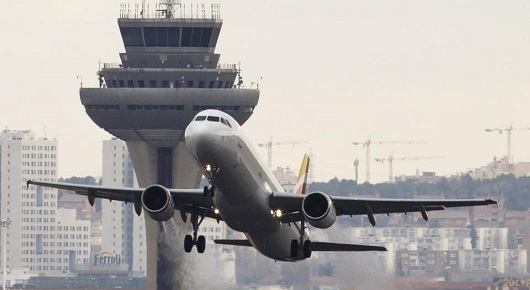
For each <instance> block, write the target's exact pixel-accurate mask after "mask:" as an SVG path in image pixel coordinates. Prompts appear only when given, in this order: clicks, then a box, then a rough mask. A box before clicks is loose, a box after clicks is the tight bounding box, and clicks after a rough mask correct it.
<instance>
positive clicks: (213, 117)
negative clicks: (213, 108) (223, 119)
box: [208, 116, 219, 122]
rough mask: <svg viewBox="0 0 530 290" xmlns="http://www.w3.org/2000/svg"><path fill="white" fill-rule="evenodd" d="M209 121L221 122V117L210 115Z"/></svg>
mask: <svg viewBox="0 0 530 290" xmlns="http://www.w3.org/2000/svg"><path fill="white" fill-rule="evenodd" d="M208 121H211V122H219V117H217V116H208Z"/></svg>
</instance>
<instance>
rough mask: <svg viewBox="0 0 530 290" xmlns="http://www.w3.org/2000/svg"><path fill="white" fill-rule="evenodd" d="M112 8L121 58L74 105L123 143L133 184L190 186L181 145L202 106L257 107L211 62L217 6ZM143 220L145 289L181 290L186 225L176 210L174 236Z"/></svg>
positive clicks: (232, 73)
mask: <svg viewBox="0 0 530 290" xmlns="http://www.w3.org/2000/svg"><path fill="white" fill-rule="evenodd" d="M120 7H121V9H120V18H119V19H118V26H119V29H120V33H121V36H122V39H123V43H124V46H125V52H124V53H120V59H121V63H116V64H113V63H105V64H104V65H103V67H102V68H101V69H100V71H99V72H98V77H99V81H100V86H99V87H98V88H81V89H80V96H81V103H82V104H83V105H84V106H85V110H86V113H87V114H88V116H89V117H90V118H91V119H92V120H93V121H94V123H96V124H97V125H98V126H99V127H101V128H103V129H104V130H106V131H107V132H109V133H110V134H112V135H114V136H116V137H117V138H119V139H122V140H124V141H126V143H127V147H128V149H129V152H130V154H131V159H132V161H133V164H134V168H135V171H136V174H137V178H138V183H139V185H140V186H141V187H147V186H149V185H151V184H154V183H157V184H161V185H164V186H166V187H169V188H197V187H198V185H199V181H200V179H201V172H200V171H199V170H198V169H196V165H195V164H194V162H193V161H192V160H191V158H190V156H189V153H188V151H187V148H186V146H185V144H184V139H183V137H184V130H185V128H186V126H187V125H188V123H189V122H190V121H191V120H192V118H193V116H194V115H195V114H197V113H198V112H199V111H202V110H205V109H218V110H222V111H225V112H227V113H228V114H230V115H231V116H232V117H234V118H235V119H236V120H237V121H238V122H239V123H240V124H243V123H245V121H246V120H248V118H250V116H251V115H252V113H253V111H254V108H255V107H256V105H257V104H258V100H259V90H258V89H245V88H242V87H241V86H240V83H239V79H240V77H239V74H240V70H239V67H238V66H237V65H236V64H220V63H219V59H220V55H219V54H216V53H215V47H216V44H217V40H218V37H219V34H220V32H221V27H222V20H221V18H220V12H219V11H220V9H219V5H217V4H212V5H208V6H207V5H205V4H188V5H186V4H181V3H178V2H176V1H171V0H167V1H165V2H164V3H160V4H159V5H156V7H155V8H154V9H153V8H152V7H149V4H147V5H146V4H145V2H144V3H142V4H141V5H139V4H133V5H130V4H122V5H121V6H120ZM144 217H145V220H146V221H145V222H146V225H145V228H146V239H147V273H146V274H147V288H148V289H180V288H182V287H180V284H179V283H181V282H179V281H180V279H181V278H182V277H185V276H187V275H189V273H187V271H190V270H188V268H189V267H185V266H182V265H184V264H183V263H188V262H189V260H192V256H191V255H186V254H184V251H183V246H182V245H183V241H184V236H185V234H187V230H189V229H188V228H185V226H184V224H183V223H182V221H181V220H180V215H175V216H174V219H173V220H171V221H170V222H172V224H173V225H174V224H177V223H178V225H177V226H174V227H173V228H174V231H176V232H175V233H173V232H164V231H167V229H168V228H171V227H169V226H168V223H169V222H166V223H165V224H163V225H162V224H159V223H158V222H156V221H153V220H151V219H150V218H148V217H147V216H144ZM166 237H167V239H168V243H166V242H165V241H164V239H165V238H166ZM168 244H173V245H174V244H176V245H175V246H174V248H171V251H172V252H173V253H174V256H173V257H171V258H167V255H166V253H164V254H162V255H159V254H158V250H159V247H161V246H162V245H166V246H167V245H168ZM173 253H172V254H173ZM175 276H177V277H176V278H174V277H175ZM167 277H171V278H170V279H167ZM179 277H180V278H179Z"/></svg>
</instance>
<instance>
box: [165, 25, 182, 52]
mask: <svg viewBox="0 0 530 290" xmlns="http://www.w3.org/2000/svg"><path fill="white" fill-rule="evenodd" d="M179 41H180V28H178V27H168V28H167V46H173V47H178V46H179Z"/></svg>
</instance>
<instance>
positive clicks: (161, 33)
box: [156, 27, 167, 46]
mask: <svg viewBox="0 0 530 290" xmlns="http://www.w3.org/2000/svg"><path fill="white" fill-rule="evenodd" d="M156 46H167V27H157V28H156Z"/></svg>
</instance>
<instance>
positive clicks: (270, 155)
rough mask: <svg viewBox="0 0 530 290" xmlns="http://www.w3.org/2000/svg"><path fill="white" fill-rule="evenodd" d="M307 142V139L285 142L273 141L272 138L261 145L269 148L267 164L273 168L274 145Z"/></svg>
mask: <svg viewBox="0 0 530 290" xmlns="http://www.w3.org/2000/svg"><path fill="white" fill-rule="evenodd" d="M302 143H307V141H284V142H272V138H271V139H270V141H269V142H267V143H259V144H258V146H259V147H265V148H267V166H269V168H271V166H272V146H276V145H293V146H294V145H296V144H302Z"/></svg>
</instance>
